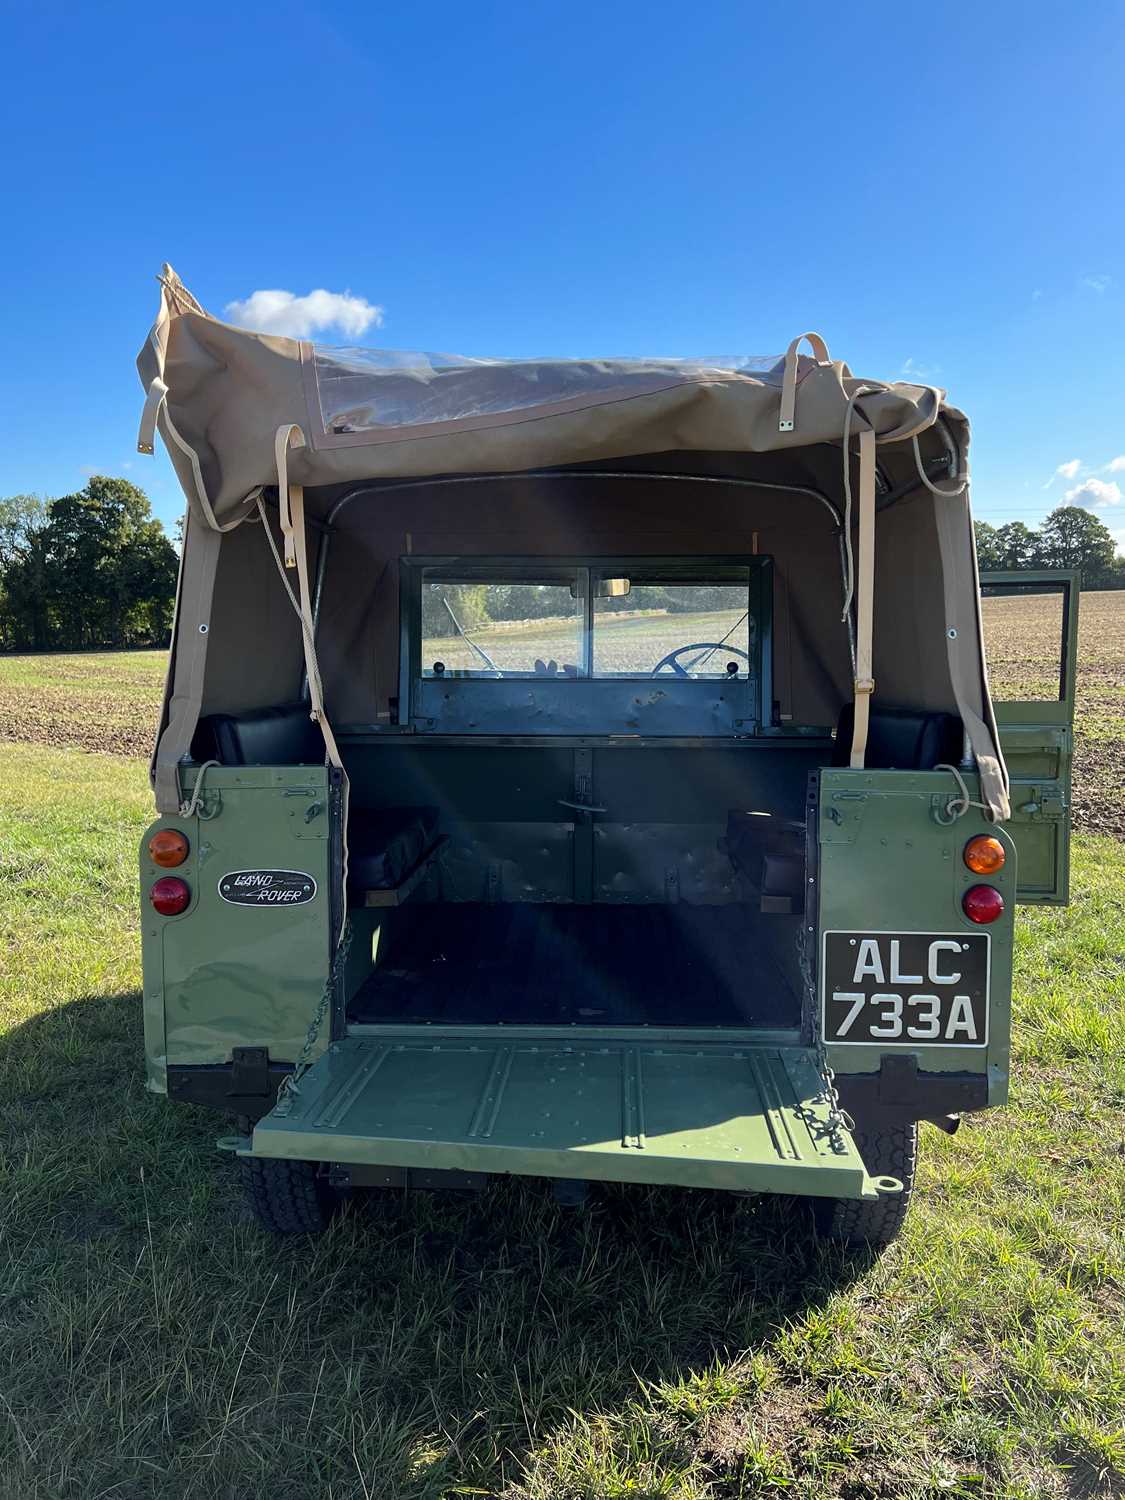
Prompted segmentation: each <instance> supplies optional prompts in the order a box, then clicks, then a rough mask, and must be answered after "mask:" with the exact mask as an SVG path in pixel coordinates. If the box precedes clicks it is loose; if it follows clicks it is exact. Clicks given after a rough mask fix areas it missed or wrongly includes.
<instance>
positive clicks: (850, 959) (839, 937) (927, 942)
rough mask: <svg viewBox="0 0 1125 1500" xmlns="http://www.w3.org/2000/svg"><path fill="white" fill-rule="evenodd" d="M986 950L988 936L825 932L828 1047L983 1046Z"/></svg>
mask: <svg viewBox="0 0 1125 1500" xmlns="http://www.w3.org/2000/svg"><path fill="white" fill-rule="evenodd" d="M990 944H991V938H990V935H989V934H988V933H986V932H971V933H956V932H826V933H825V934H824V948H823V961H822V963H821V979H820V993H821V998H822V1007H823V1015H822V1024H823V1028H824V1039H825V1041H827V1042H832V1043H834V1044H839V1045H842V1046H854V1045H856V1044H866V1045H871V1044H874V1045H876V1046H880V1047H885V1046H895V1045H899V1046H904V1047H910V1048H914V1047H983V1046H985V1045H986V1044H987V1042H988V975H989V958H990Z"/></svg>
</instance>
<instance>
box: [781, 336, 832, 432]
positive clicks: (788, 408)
mask: <svg viewBox="0 0 1125 1500" xmlns="http://www.w3.org/2000/svg"><path fill="white" fill-rule="evenodd" d="M806 340H807V341H808V345H809V348H810V349H811V350H812V352H813V357H814V359H816V361H817V362H818V363H819V364H822V365H827V364H831V363H832V357H831V355H830V354H829V353H828V345H827V344H826V343H825V342H824V340H823V339H822V338H821V336H820V334H819V333H802V334H800V335H798V337H797V338H795V339H794V340H793V342H792V343H791V344H790V345H789V348H788V349H787V350H786V351H785V372H784V374H783V375H782V377H781V414H780V416H779V418H778V423H777V430H778V432H792V431H793V426H794V420H795V416H796V410H797V364H798V357H797V350H798V348H799V347H800V345H801V344H803V343H804V342H805V341H806Z"/></svg>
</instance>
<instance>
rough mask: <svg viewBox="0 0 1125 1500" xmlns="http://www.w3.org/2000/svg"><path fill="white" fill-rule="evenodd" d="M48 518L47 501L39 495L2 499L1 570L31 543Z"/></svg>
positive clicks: (0, 509)
mask: <svg viewBox="0 0 1125 1500" xmlns="http://www.w3.org/2000/svg"><path fill="white" fill-rule="evenodd" d="M46 519H47V502H46V501H45V500H44V499H42V498H41V497H40V496H39V495H10V496H9V497H8V498H7V499H6V500H0V572H2V571H3V569H5V568H6V567H7V566H8V564H9V563H11V562H14V561H15V559H16V558H17V557H22V556H23V555H24V554H25V553H26V552H27V549H28V547H29V546H30V545H31V538H32V536H33V535H34V533H35V532H36V531H37V530H38V529H39V527H40V526H42V525H43V522H44V521H45V520H46Z"/></svg>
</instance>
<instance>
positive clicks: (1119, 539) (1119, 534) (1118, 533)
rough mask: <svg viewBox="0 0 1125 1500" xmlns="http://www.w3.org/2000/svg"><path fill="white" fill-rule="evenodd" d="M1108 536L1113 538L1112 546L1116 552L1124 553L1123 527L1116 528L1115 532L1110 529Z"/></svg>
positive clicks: (1124, 537) (1124, 528)
mask: <svg viewBox="0 0 1125 1500" xmlns="http://www.w3.org/2000/svg"><path fill="white" fill-rule="evenodd" d="M1109 534H1110V536H1111V537H1112V538H1113V545H1114V546H1115V547H1116V548H1117V550H1118V552H1125V526H1118V527H1117V529H1116V530H1114V529H1113V527H1110V532H1109Z"/></svg>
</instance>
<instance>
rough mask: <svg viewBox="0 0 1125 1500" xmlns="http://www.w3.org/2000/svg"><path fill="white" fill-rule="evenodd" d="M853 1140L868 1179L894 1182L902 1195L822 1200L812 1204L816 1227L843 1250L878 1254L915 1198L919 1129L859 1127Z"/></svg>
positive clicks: (895, 1234) (893, 1236)
mask: <svg viewBox="0 0 1125 1500" xmlns="http://www.w3.org/2000/svg"><path fill="white" fill-rule="evenodd" d="M852 1138H853V1139H854V1141H855V1143H856V1145H857V1146H858V1148H859V1154H860V1155H861V1156H862V1157H863V1164H864V1166H865V1167H866V1168H867V1174H868V1176H869V1177H897V1178H898V1180H899V1181H900V1182H901V1183H902V1192H901V1193H885V1194H882V1195H881V1196H880V1197H879V1198H876V1199H870V1198H863V1199H851V1198H823V1199H819V1200H818V1201H817V1203H816V1209H815V1212H816V1227H817V1230H818V1232H819V1233H820V1234H822V1235H824V1236H825V1237H826V1238H827V1239H832V1240H839V1241H841V1242H842V1243H843V1244H845V1245H854V1246H863V1245H866V1246H869V1247H870V1248H871V1249H873V1250H882V1249H884V1248H885V1247H886V1246H887V1245H889V1244H890V1243H891V1241H892V1240H895V1239H897V1238H898V1235H899V1232H900V1230H901V1229H902V1226H903V1224H904V1223H905V1221H906V1214H907V1210H908V1209H909V1207H910V1199H911V1197H912V1196H913V1194H914V1173H915V1170H916V1169H917V1166H918V1125H917V1122H916V1121H913V1120H912V1121H910V1122H909V1123H908V1124H902V1125H883V1126H881V1127H879V1128H877V1129H874V1130H864V1129H863V1127H862V1126H857V1127H856V1129H855V1130H854V1131H853V1132H852Z"/></svg>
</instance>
